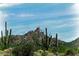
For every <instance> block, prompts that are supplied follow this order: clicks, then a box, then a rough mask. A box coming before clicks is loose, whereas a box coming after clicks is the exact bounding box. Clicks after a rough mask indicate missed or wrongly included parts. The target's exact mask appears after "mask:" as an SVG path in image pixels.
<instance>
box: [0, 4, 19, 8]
mask: <svg viewBox="0 0 79 59" xmlns="http://www.w3.org/2000/svg"><path fill="white" fill-rule="evenodd" d="M18 4H20V3H17V4H16V3H0V8H4V7H11V6H15V5H18Z"/></svg>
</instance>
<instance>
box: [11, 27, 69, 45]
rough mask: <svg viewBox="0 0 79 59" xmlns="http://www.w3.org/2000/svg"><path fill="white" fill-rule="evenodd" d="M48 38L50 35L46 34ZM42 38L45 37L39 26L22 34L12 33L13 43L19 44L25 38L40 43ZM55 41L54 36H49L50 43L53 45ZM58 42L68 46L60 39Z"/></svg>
mask: <svg viewBox="0 0 79 59" xmlns="http://www.w3.org/2000/svg"><path fill="white" fill-rule="evenodd" d="M49 38H50V36H49V35H48V39H49ZM42 39H45V33H44V32H42V31H41V29H40V28H39V27H37V28H36V29H35V30H32V31H29V32H27V33H25V34H24V35H13V36H12V39H11V40H12V43H13V44H19V43H20V42H21V41H23V40H25V41H28V40H31V41H36V40H37V41H38V43H41V41H42ZM55 42H56V39H55V37H53V38H51V45H54V44H55ZM58 44H59V45H61V44H63V45H66V46H68V45H69V43H67V42H64V41H62V40H60V39H58Z"/></svg>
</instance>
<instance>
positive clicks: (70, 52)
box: [65, 49, 76, 56]
mask: <svg viewBox="0 0 79 59" xmlns="http://www.w3.org/2000/svg"><path fill="white" fill-rule="evenodd" d="M75 54H76V53H75V51H74V50H73V49H68V50H67V51H66V53H65V56H74V55H75Z"/></svg>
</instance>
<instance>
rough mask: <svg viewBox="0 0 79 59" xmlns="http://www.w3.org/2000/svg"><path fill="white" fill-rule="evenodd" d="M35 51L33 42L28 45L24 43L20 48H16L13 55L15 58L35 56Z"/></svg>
mask: <svg viewBox="0 0 79 59" xmlns="http://www.w3.org/2000/svg"><path fill="white" fill-rule="evenodd" d="M33 51H34V45H33V43H32V42H28V43H27V42H26V43H22V44H20V45H18V46H16V47H15V48H14V49H13V51H12V53H13V55H15V56H31V55H33Z"/></svg>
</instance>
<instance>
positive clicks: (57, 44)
mask: <svg viewBox="0 0 79 59" xmlns="http://www.w3.org/2000/svg"><path fill="white" fill-rule="evenodd" d="M56 55H58V34H57V33H56Z"/></svg>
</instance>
